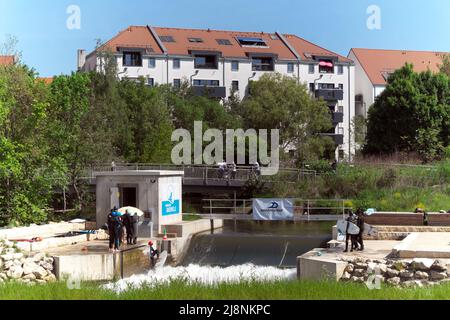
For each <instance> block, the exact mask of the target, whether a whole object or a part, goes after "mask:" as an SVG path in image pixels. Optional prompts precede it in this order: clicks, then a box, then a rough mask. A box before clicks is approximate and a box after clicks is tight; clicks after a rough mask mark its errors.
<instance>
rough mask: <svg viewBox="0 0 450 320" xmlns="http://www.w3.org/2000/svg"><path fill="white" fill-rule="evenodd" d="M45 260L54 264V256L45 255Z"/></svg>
mask: <svg viewBox="0 0 450 320" xmlns="http://www.w3.org/2000/svg"><path fill="white" fill-rule="evenodd" d="M44 262H45V263H49V264H51V265H53V262H54V260H53V258H52V257H45V258H44Z"/></svg>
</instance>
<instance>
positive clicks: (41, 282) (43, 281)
mask: <svg viewBox="0 0 450 320" xmlns="http://www.w3.org/2000/svg"><path fill="white" fill-rule="evenodd" d="M35 282H36V283H37V284H46V283H47V282H46V281H45V280H41V279H36V281H35Z"/></svg>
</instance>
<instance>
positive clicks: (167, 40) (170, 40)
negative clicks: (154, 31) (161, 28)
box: [159, 36, 175, 43]
mask: <svg viewBox="0 0 450 320" xmlns="http://www.w3.org/2000/svg"><path fill="white" fill-rule="evenodd" d="M159 38H160V39H161V41H162V42H168V43H170V42H175V39H174V38H173V37H172V36H161V37H159Z"/></svg>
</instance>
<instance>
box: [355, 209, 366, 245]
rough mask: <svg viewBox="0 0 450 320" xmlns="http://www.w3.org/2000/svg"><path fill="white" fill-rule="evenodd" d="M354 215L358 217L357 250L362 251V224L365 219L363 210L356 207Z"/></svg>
mask: <svg viewBox="0 0 450 320" xmlns="http://www.w3.org/2000/svg"><path fill="white" fill-rule="evenodd" d="M356 216H357V217H358V221H357V226H358V227H359V234H358V239H357V240H358V244H359V251H364V225H365V223H366V222H365V219H364V210H362V209H358V210H357V211H356Z"/></svg>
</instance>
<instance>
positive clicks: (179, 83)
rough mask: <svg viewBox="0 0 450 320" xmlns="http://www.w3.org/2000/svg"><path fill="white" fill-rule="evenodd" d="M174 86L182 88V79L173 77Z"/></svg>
mask: <svg viewBox="0 0 450 320" xmlns="http://www.w3.org/2000/svg"><path fill="white" fill-rule="evenodd" d="M173 86H174V88H176V89H180V88H181V79H173Z"/></svg>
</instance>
